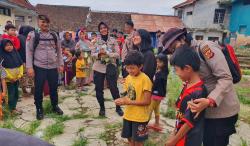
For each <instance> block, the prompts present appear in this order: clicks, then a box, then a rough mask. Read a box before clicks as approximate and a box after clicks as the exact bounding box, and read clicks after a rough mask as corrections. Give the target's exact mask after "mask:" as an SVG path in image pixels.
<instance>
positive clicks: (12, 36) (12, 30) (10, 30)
mask: <svg viewBox="0 0 250 146" xmlns="http://www.w3.org/2000/svg"><path fill="white" fill-rule="evenodd" d="M5 30H6V33H7V34H3V35H2V38H3V39H9V40H11V41H12V43H13V45H14V48H15V49H16V50H17V51H18V50H19V49H20V46H21V44H20V40H19V38H18V37H17V35H16V27H15V26H14V25H13V24H7V25H6V26H5Z"/></svg>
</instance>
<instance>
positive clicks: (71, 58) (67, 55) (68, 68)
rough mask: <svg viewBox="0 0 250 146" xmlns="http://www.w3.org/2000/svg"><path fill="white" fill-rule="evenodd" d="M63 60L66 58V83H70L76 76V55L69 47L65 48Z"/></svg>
mask: <svg viewBox="0 0 250 146" xmlns="http://www.w3.org/2000/svg"><path fill="white" fill-rule="evenodd" d="M63 58H64V59H63V60H64V71H65V72H64V84H65V85H70V83H71V81H72V79H73V78H74V77H75V75H74V71H73V68H72V67H73V61H74V59H75V57H74V56H73V53H72V52H71V51H70V50H69V49H65V51H64V52H63Z"/></svg>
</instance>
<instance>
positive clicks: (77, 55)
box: [75, 50, 82, 58]
mask: <svg viewBox="0 0 250 146" xmlns="http://www.w3.org/2000/svg"><path fill="white" fill-rule="evenodd" d="M81 53H82V52H81V51H79V50H78V51H76V52H75V56H76V58H79V57H80V56H81Z"/></svg>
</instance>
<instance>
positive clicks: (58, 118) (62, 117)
mask: <svg viewBox="0 0 250 146" xmlns="http://www.w3.org/2000/svg"><path fill="white" fill-rule="evenodd" d="M71 119H72V118H71V117H69V116H67V115H57V116H56V121H57V122H65V121H68V120H71Z"/></svg>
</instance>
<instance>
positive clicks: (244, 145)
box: [240, 137, 248, 146]
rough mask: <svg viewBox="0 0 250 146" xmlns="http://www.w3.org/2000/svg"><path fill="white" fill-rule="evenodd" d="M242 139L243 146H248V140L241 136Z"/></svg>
mask: <svg viewBox="0 0 250 146" xmlns="http://www.w3.org/2000/svg"><path fill="white" fill-rule="evenodd" d="M240 141H241V146H248V145H247V141H246V140H244V139H243V138H242V137H241V138H240Z"/></svg>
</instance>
